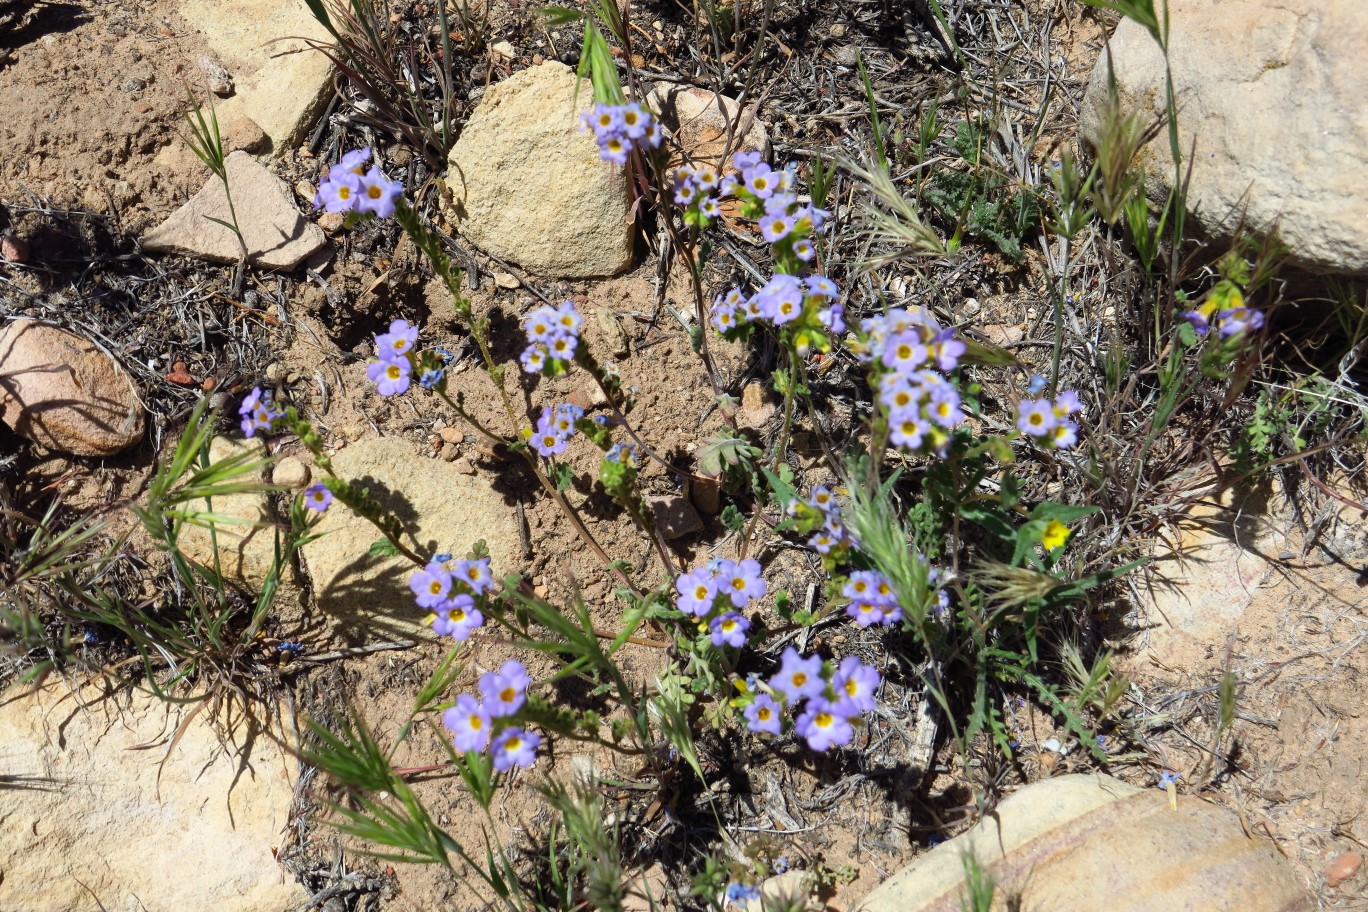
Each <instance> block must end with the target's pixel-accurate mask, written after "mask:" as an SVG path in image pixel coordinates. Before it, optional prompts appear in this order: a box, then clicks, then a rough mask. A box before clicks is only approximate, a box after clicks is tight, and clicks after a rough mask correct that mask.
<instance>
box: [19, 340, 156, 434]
mask: <svg viewBox="0 0 1368 912" xmlns="http://www.w3.org/2000/svg"><path fill="white" fill-rule="evenodd" d="M0 421H4V422H5V424H7V425H9V426H10V427H11V428H13V429H14V431H15V432H16V433H18V434H21V435H22V436H24V437H27V438H28V439H29V440H32V441H34V442H35V443H39V444H42V445H43V446H45V447H49V448H51V449H54V450H60V451H62V452H64V453H73V454H75V455H77V456H108V455H110V454H112V453H117V452H119V451H120V450H125V449H127V448H128V447H131V446H132V445H133V444H135V443H137V442H138V441H139V440H141V439H142V436H143V407H142V403H141V402H140V401H139V399H138V391H137V388H136V387H135V386H134V385H133V380H132V378H131V377H129V376H128V374H127V372H125V371H124V369H123V368H122V367H120V366H119V365H118V363H117V362H116V361H115V360H114V359H113V358H111V357H110V356H109V355H107V354H105V353H104V352H103V351H101V350H100V349H98V348H96V347H95V346H94V345H93V344H91V343H90V342H87V341H86V340H85V339H82V338H80V337H79V336H75V335H72V334H71V333H69V332H67V331H66V330H63V329H58V328H57V327H55V326H49V325H47V324H45V323H40V322H38V321H37V320H14V321H13V322H11V323H9V324H8V325H6V326H5V327H4V329H2V330H0Z"/></svg>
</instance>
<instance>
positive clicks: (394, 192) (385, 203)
mask: <svg viewBox="0 0 1368 912" xmlns="http://www.w3.org/2000/svg"><path fill="white" fill-rule="evenodd" d="M403 193H404V185H403V184H401V183H399V182H398V181H392V180H390V179H389V178H387V177H385V175H384V174H382V173H381V172H380V169H379V168H378V167H377V166H375V165H372V166H371V169H370V170H369V171H367V172H366V176H365V177H363V178H361V190H360V192H359V193H358V194H357V202H356V211H357V212H369V213H371V214H372V215H375V216H377V217H378V218H391V217H393V215H394V210H395V207H396V206H397V205H398V202H399V198H400V197H401V196H402V195H403Z"/></svg>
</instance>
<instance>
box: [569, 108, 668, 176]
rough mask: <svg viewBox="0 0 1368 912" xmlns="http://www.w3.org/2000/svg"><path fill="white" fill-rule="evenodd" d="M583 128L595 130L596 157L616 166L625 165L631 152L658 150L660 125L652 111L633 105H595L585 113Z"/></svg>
mask: <svg viewBox="0 0 1368 912" xmlns="http://www.w3.org/2000/svg"><path fill="white" fill-rule="evenodd" d="M582 119H583V121H584V125H585V126H586V127H588V128H589V129H591V130H593V131H594V139H595V140H596V141H597V142H598V147H599V157H600V158H602V159H603V160H604V161H609V162H612V163H613V164H615V165H623V164H626V163H627V156H628V155H629V154H630V153H631V151H632V150H633V149H637V148H640V147H642V146H649V147H650V148H652V149H657V148H659V147H660V141H661V139H662V136H661V132H660V124H658V123H657V122H656V119H655V118H654V117H653V116H652V115H651V112H650V111H648V110H646V109H645V108H643V107H642V106H641V105H639V104H637V103H636V102H631V103H629V104H621V105H610V104H596V105H594V107H593V109H592V110H589V111H586V112H584V116H583V118H582Z"/></svg>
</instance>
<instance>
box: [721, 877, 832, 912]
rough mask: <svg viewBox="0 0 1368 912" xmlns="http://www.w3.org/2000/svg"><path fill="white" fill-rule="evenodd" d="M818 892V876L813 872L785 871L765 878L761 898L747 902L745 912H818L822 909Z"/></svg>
mask: <svg viewBox="0 0 1368 912" xmlns="http://www.w3.org/2000/svg"><path fill="white" fill-rule="evenodd" d="M816 892H817V875H816V874H814V873H812V872H811V871H799V870H793V871H785V872H784V873H783V874H776V875H774V876H773V877H767V878H765V880H764V882H762V883H761V884H760V896H759V898H757V899H748V900H746V901H745V902H744V903H743V904H742V906H741V908H742V910H743V912H768V910H770V909H783V910H785V912H816V910H818V909H820V908H822V904H821V903H820V902H817V901H816V899H815V897H814V896H813V894H814V893H816Z"/></svg>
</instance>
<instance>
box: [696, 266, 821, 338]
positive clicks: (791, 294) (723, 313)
mask: <svg viewBox="0 0 1368 912" xmlns="http://www.w3.org/2000/svg"><path fill="white" fill-rule="evenodd" d="M839 297H840V291H839V290H837V288H836V283H835V282H833V281H831V279H828V278H827V277H825V276H820V275H811V276H808V277H807V278H806V279H800V278H798V277H797V276H792V275H784V274H783V273H780V274H779V275H776V276H774V277H773V278H772V279H770V280H769V281H768V282H766V283H765V285H764V287H763V288H761V289H760V290H759V291H757V292H756V293H755V294H753V295H751V296H750V297H749V298H747V297H746V295H745V293H744V292H742V291H741V289H740V288H733V289H732V290H731V291H729V292H727V293H726V294H723V295H718V296H717V299H716V300H714V301H713V306H712V324H713V326H715V327H717V330H718V332H721V333H724V334H725V333H728V332H730V331H732V330H734V329H736V328H737V327H739V326H743V325H745V324H747V323H759V322H760V321H762V320H763V321H768V322H769V323H771V324H773V325H774V326H784V325H786V324H788V323H792V322H793V321H795V320H803V319H806V320H808V321H811V322H815V323H816V325H817V326H819V327H821V328H822V329H823V330H825V331H826V332H827V333H830V334H836V333H842V332H845V307H844V305H842V304H841V303H840V302H839V301H838V300H837V298H839ZM827 302H830V303H829V304H828V303H827ZM800 354H802V352H800Z"/></svg>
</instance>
